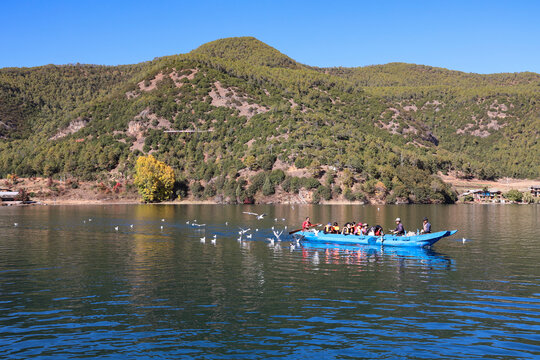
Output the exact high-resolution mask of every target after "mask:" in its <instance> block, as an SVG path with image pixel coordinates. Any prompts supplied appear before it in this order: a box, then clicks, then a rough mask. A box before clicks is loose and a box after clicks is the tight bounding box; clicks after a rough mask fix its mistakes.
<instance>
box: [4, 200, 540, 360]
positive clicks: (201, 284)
mask: <svg viewBox="0 0 540 360" xmlns="http://www.w3.org/2000/svg"><path fill="white" fill-rule="evenodd" d="M243 211H252V212H256V213H263V212H264V213H267V214H268V216H266V217H265V218H264V219H263V220H257V219H255V217H254V216H251V215H247V214H243V213H242V212H243ZM0 214H1V216H0V231H1V235H0V236H1V238H0V357H3V358H11V359H29V358H42V359H46V358H82V357H90V358H96V357H98V358H120V357H124V358H147V357H148V358H201V359H203V358H204V359H213V358H219V359H222V358H230V359H239V358H243V359H249V358H290V359H298V358H327V359H332V358H335V359H350V358H365V359H374V358H384V359H395V358H400V359H437V358H441V359H443V358H444V359H458V358H459V359H538V358H539V357H540V266H539V261H540V221H539V218H540V207H539V206H536V205H532V206H518V205H502V206H491V205H484V206H482V205H453V206H380V207H379V208H377V207H376V206H307V205H306V206H298V205H297V206H290V205H278V206H222V205H184V206H148V205H147V206H144V205H140V206H138V205H122V206H120V205H118V206H58V207H29V208H6V207H4V208H0ZM307 215H310V216H311V218H312V221H317V222H327V221H330V220H332V221H338V222H340V223H344V222H346V221H350V220H355V221H364V222H365V221H367V222H369V223H370V224H381V225H383V226H385V228H386V227H389V226H391V225H392V224H393V221H392V220H393V219H394V218H395V217H396V216H400V217H401V218H402V219H403V221H404V223H405V225H406V228H407V229H408V230H416V228H417V227H420V223H421V219H422V218H423V217H424V216H428V217H429V218H430V220H431V223H432V224H433V228H434V230H442V229H458V230H459V232H458V233H457V234H456V235H455V236H453V237H452V238H447V239H443V240H441V241H440V242H439V243H437V244H435V246H434V247H433V248H432V249H431V250H420V249H413V250H407V249H400V248H389V247H385V248H378V247H374V248H365V247H364V248H362V247H356V248H355V247H346V246H342V247H334V246H326V247H325V246H308V245H307V244H304V245H300V246H298V245H296V246H295V247H294V248H293V247H291V244H292V245H294V241H293V242H291V240H292V239H291V237H289V236H286V234H287V233H288V231H290V230H293V229H295V228H298V226H299V224H300V223H301V221H302V220H303V219H304V218H305V216H307ZM276 218H277V219H276ZM195 219H196V220H197V223H198V224H206V225H205V226H193V225H192V222H193V221H194V220H195ZM188 221H189V224H188V223H187V222H188ZM15 223H17V224H18V225H17V226H15ZM131 225H133V227H131ZM116 226H118V230H115V227H116ZM240 226H241V227H243V228H250V229H251V231H250V232H249V233H250V234H252V238H251V239H248V238H247V237H246V235H247V234H246V235H244V236H243V238H242V240H241V241H239V240H238V238H239V234H238V232H239V227H240ZM162 227H163V228H162ZM272 227H274V229H275V230H277V231H278V232H281V231H282V230H283V235H282V236H281V237H282V240H283V241H281V242H278V241H275V243H274V244H273V245H272V244H271V243H269V242H268V241H267V238H271V237H274V235H273V232H272ZM285 227H287V228H286V229H285ZM214 235H216V241H215V244H213V243H212V241H211V240H212V238H213V236H214ZM202 237H205V240H206V241H205V243H202V242H201V240H200V238H202ZM464 238H465V240H464Z"/></svg>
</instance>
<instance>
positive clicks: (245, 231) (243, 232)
mask: <svg viewBox="0 0 540 360" xmlns="http://www.w3.org/2000/svg"><path fill="white" fill-rule="evenodd" d="M239 229H240V231H239V232H238V233H239V234H240V235H244V234H245V233H247V232H248V231H249V230H251V229H242V228H239Z"/></svg>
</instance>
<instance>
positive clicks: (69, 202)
mask: <svg viewBox="0 0 540 360" xmlns="http://www.w3.org/2000/svg"><path fill="white" fill-rule="evenodd" d="M535 204H536V205H538V204H539V203H531V204H527V203H510V202H506V203H492V202H482V203H479V202H474V201H473V202H470V201H468V202H463V201H457V202H456V203H454V204H439V203H432V204H414V203H403V204H369V203H362V202H357V201H340V200H336V201H329V202H324V203H319V204H305V203H290V202H284V203H276V202H274V203H258V204H225V203H220V202H216V201H210V200H180V201H163V202H159V203H145V202H142V201H140V200H134V199H127V200H126V199H124V200H96V199H90V200H81V199H77V200H74V199H39V200H38V199H36V200H31V201H30V202H28V203H21V202H18V201H14V202H4V203H0V207H3V206H5V207H19V206H90V205H91V206H95V205H291V206H293V205H294V206H305V205H307V206H311V205H357V206H387V205H390V206H396V205H399V206H403V205H405V206H407V205H535Z"/></svg>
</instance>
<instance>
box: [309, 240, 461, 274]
mask: <svg viewBox="0 0 540 360" xmlns="http://www.w3.org/2000/svg"><path fill="white" fill-rule="evenodd" d="M301 251H302V258H303V259H307V260H311V261H312V263H313V264H314V265H317V264H319V263H320V262H321V261H322V262H323V263H326V264H330V263H332V264H347V265H357V266H360V267H365V266H368V265H369V264H370V263H375V262H377V263H383V262H394V263H395V265H396V266H398V267H404V266H420V267H424V268H425V269H427V270H432V269H433V267H443V268H444V269H446V270H451V269H452V264H453V261H452V259H450V258H449V257H448V256H445V255H443V254H440V253H437V252H435V251H433V250H431V249H424V248H414V247H395V246H393V247H384V246H383V247H381V246H369V245H360V246H350V245H341V244H323V243H309V242H303V243H302V244H301Z"/></svg>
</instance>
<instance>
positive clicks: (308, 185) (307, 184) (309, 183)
mask: <svg viewBox="0 0 540 360" xmlns="http://www.w3.org/2000/svg"><path fill="white" fill-rule="evenodd" d="M320 185H321V183H320V182H319V180H317V179H315V178H302V187H304V188H305V189H306V190H311V189H316V188H318V187H319V186H320Z"/></svg>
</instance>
